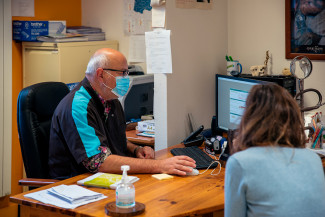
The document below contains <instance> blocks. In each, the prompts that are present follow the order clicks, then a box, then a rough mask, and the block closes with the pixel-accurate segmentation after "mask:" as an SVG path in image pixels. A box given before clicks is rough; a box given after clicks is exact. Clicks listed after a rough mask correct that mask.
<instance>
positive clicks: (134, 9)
mask: <svg viewBox="0 0 325 217" xmlns="http://www.w3.org/2000/svg"><path fill="white" fill-rule="evenodd" d="M151 10H152V7H151V6H150V0H124V33H125V34H126V35H144V33H145V32H148V31H151V20H152V18H151Z"/></svg>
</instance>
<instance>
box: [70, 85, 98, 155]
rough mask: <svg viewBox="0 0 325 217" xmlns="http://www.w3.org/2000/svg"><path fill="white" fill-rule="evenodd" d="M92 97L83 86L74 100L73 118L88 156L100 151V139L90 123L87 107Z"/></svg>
mask: <svg viewBox="0 0 325 217" xmlns="http://www.w3.org/2000/svg"><path fill="white" fill-rule="evenodd" d="M90 99H91V96H90V95H89V93H88V92H87V91H86V89H85V88H84V87H81V88H80V89H79V90H78V91H77V92H76V93H75V95H74V98H73V101H72V118H73V120H74V123H75V125H76V127H77V131H78V133H79V136H80V138H81V141H82V143H83V145H84V147H85V149H86V153H87V156H88V157H91V156H94V155H95V154H98V153H100V151H99V150H98V147H99V146H100V140H99V138H98V137H97V135H96V133H95V129H94V128H93V127H91V126H89V125H88V119H87V107H88V103H89V101H90Z"/></svg>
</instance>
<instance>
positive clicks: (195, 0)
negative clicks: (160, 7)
mask: <svg viewBox="0 0 325 217" xmlns="http://www.w3.org/2000/svg"><path fill="white" fill-rule="evenodd" d="M212 4H213V0H176V7H177V8H185V9H190V8H196V9H202V10H211V9H212Z"/></svg>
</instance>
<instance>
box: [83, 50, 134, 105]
mask: <svg viewBox="0 0 325 217" xmlns="http://www.w3.org/2000/svg"><path fill="white" fill-rule="evenodd" d="M127 69H128V64H127V61H126V58H125V56H124V55H123V54H122V53H121V52H119V51H117V50H114V49H111V48H102V49H99V50H97V51H96V52H95V53H94V55H93V56H92V57H91V58H90V60H89V63H88V66H87V70H86V78H87V79H88V81H89V83H90V85H91V86H92V87H93V88H94V89H95V90H96V91H97V93H99V94H100V96H101V97H103V98H104V99H105V100H109V99H116V98H117V97H118V96H117V95H115V94H114V93H112V90H113V88H115V86H116V80H115V77H116V76H119V74H118V73H122V72H123V71H125V70H127ZM119 71H120V72H119Z"/></svg>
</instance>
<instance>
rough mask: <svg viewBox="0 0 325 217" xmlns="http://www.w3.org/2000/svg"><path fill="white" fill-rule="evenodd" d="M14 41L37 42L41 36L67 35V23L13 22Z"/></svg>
mask: <svg viewBox="0 0 325 217" xmlns="http://www.w3.org/2000/svg"><path fill="white" fill-rule="evenodd" d="M12 31H13V39H14V40H17V41H37V37H38V36H41V35H54V34H65V33H66V21H23V20H14V21H12Z"/></svg>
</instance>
